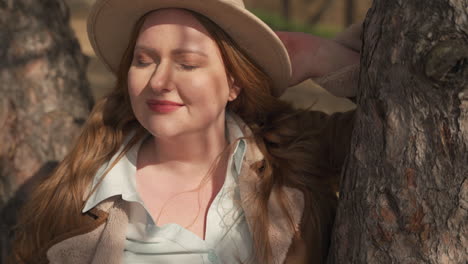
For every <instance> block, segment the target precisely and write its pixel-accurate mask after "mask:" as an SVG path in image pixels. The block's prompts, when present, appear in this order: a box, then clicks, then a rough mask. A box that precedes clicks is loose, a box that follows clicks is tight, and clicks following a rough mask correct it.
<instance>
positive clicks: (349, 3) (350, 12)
mask: <svg viewBox="0 0 468 264" xmlns="http://www.w3.org/2000/svg"><path fill="white" fill-rule="evenodd" d="M355 7H356V2H355V1H354V0H345V26H349V25H351V24H353V23H354V13H355V12H354V11H355Z"/></svg>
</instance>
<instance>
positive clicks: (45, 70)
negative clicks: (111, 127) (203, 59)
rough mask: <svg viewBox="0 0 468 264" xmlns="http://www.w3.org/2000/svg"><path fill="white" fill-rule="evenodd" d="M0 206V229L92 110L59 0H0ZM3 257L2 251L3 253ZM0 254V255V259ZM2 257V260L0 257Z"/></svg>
mask: <svg viewBox="0 0 468 264" xmlns="http://www.w3.org/2000/svg"><path fill="white" fill-rule="evenodd" d="M0 40H1V41H0V83H1V86H0V94H1V97H0V128H1V129H0V142H1V143H0V144H1V145H0V209H3V210H2V215H1V216H2V218H1V221H2V225H1V227H2V230H0V231H1V232H0V236H3V237H2V238H0V243H2V245H1V248H2V250H3V249H4V245H5V242H6V238H5V234H6V233H7V231H6V230H5V229H6V228H7V227H6V226H5V225H11V224H12V223H13V222H14V217H13V216H14V212H15V211H16V209H17V207H18V204H19V203H20V202H21V200H22V198H23V197H22V194H20V193H18V194H17V195H16V198H15V199H10V198H11V197H12V196H13V195H14V193H15V191H16V190H17V187H18V186H19V185H20V184H22V183H23V182H25V181H26V180H28V179H29V178H31V176H32V175H35V174H36V175H39V174H41V175H46V174H48V173H49V172H50V170H51V169H53V167H54V166H53V164H54V163H55V162H56V161H59V160H61V159H62V158H63V157H64V155H65V154H66V153H67V152H68V151H69V148H70V145H71V143H72V142H73V140H74V139H75V138H76V136H77V135H78V133H79V132H80V127H81V126H82V124H83V122H84V121H85V119H86V118H87V116H88V114H89V111H90V109H91V107H92V105H93V99H92V96H91V92H90V89H89V85H88V82H87V79H86V64H87V58H86V57H85V56H84V55H83V54H82V53H81V50H80V46H79V43H78V41H77V40H76V38H75V36H74V33H73V31H72V29H71V28H70V26H69V11H68V8H67V6H66V5H65V3H64V1H61V0H0ZM2 253H5V252H4V251H3V252H2ZM2 255H4V254H2ZM0 260H1V256H0Z"/></svg>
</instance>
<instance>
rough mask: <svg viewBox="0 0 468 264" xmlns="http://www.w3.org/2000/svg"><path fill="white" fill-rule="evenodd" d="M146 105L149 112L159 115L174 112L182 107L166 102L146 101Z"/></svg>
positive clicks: (178, 104)
mask: <svg viewBox="0 0 468 264" xmlns="http://www.w3.org/2000/svg"><path fill="white" fill-rule="evenodd" d="M146 104H147V105H148V108H149V109H150V110H151V111H153V112H156V113H161V114H165V113H170V112H173V111H176V110H178V109H179V108H181V107H182V106H184V105H183V104H180V103H176V102H172V101H166V100H148V101H146Z"/></svg>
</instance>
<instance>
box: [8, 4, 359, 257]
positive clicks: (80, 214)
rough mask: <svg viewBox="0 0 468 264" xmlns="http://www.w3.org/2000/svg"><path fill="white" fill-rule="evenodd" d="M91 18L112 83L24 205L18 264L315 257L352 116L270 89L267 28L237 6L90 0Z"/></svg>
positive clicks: (272, 53) (278, 61)
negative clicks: (298, 105)
mask: <svg viewBox="0 0 468 264" xmlns="http://www.w3.org/2000/svg"><path fill="white" fill-rule="evenodd" d="M88 25H89V36H90V40H91V43H92V44H93V47H94V49H95V51H96V54H97V55H98V56H99V57H100V58H101V59H102V60H103V61H104V62H105V63H106V65H108V66H109V69H110V70H111V71H113V72H115V73H116V75H117V77H118V80H117V85H116V89H115V90H114V91H113V92H112V93H111V94H110V95H109V96H107V97H106V98H104V99H103V100H101V101H100V102H98V103H97V104H96V106H95V108H94V109H93V112H92V113H91V115H90V117H89V119H88V121H87V123H86V125H85V126H84V129H83V132H82V134H81V136H80V137H79V139H78V141H77V143H76V146H75V147H74V148H73V149H72V151H71V153H70V154H69V155H68V156H67V157H66V158H65V159H64V160H63V161H62V162H61V163H60V165H59V166H58V168H57V169H56V170H55V172H54V173H53V174H52V175H51V176H50V177H49V178H48V179H46V180H44V181H43V182H42V183H41V184H40V185H39V186H37V187H36V188H35V190H34V192H33V193H32V195H31V199H30V201H29V202H28V203H27V204H26V206H25V207H24V208H23V210H22V215H21V221H20V225H19V229H18V232H17V239H16V242H15V246H14V252H15V256H14V263H122V262H123V263H322V262H324V261H325V258H326V253H327V248H328V241H329V235H330V231H331V226H332V224H333V218H334V211H335V208H336V196H335V192H336V183H337V179H338V175H339V172H340V168H341V165H342V162H343V159H344V155H345V154H346V149H347V146H348V142H349V135H350V133H351V125H352V122H351V119H352V113H346V114H340V115H333V116H327V115H325V114H323V113H320V112H310V111H300V110H295V109H293V108H292V107H291V106H290V105H289V104H287V103H285V102H283V101H281V100H279V99H278V98H277V97H276V96H278V95H279V94H281V92H282V91H283V90H284V88H285V87H286V86H287V85H288V82H290V74H291V68H290V62H289V59H288V55H287V51H286V50H285V48H284V46H283V45H282V44H281V41H280V40H279V39H278V37H277V36H276V35H275V34H274V33H273V32H272V31H271V30H270V29H269V28H268V27H267V26H266V25H264V24H263V23H262V22H261V21H260V20H258V19H257V18H256V17H255V16H253V15H252V14H251V13H249V12H248V11H247V10H246V9H245V8H244V7H243V2H242V1H241V0H237V1H233V0H231V1H227V0H205V1H183V0H166V1H162V0H161V1H150V0H141V1H137V2H135V1H133V2H130V1H121V0H98V1H97V2H96V4H95V6H94V8H93V10H92V12H91V15H90V18H89V23H88ZM287 37H288V35H287V34H286V35H283V38H287ZM292 38H294V37H292ZM350 56H351V55H350ZM299 75H300V74H299ZM338 132H339V133H338Z"/></svg>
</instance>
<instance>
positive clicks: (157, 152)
mask: <svg viewBox="0 0 468 264" xmlns="http://www.w3.org/2000/svg"><path fill="white" fill-rule="evenodd" d="M148 145H149V153H153V155H151V156H152V157H151V158H150V159H151V161H150V163H152V164H158V165H159V166H164V167H165V168H166V169H169V170H171V171H174V172H178V173H179V175H193V172H204V173H206V172H207V171H208V170H209V169H210V168H212V166H213V165H215V163H217V162H218V161H220V162H221V163H222V162H224V161H225V160H224V159H223V157H224V156H225V155H222V156H223V157H221V155H220V154H221V153H223V151H224V150H225V148H226V146H227V140H226V137H225V120H224V118H220V120H219V121H218V122H216V123H214V124H212V125H211V126H210V127H208V128H207V129H205V130H203V131H198V132H194V133H190V134H184V135H181V136H178V137H177V138H169V139H160V138H157V137H152V138H151V139H150V142H149V144H148ZM219 165H220V164H217V165H216V167H219ZM187 172H191V173H187Z"/></svg>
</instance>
